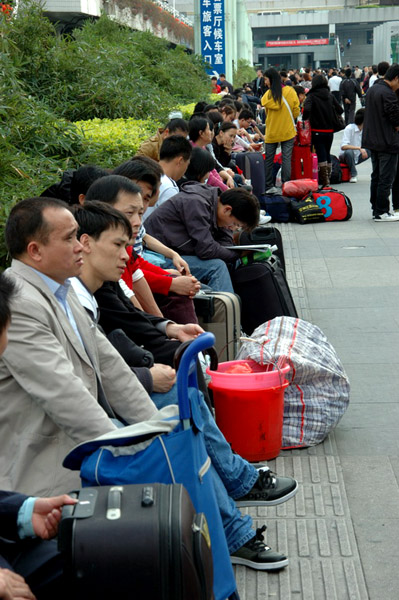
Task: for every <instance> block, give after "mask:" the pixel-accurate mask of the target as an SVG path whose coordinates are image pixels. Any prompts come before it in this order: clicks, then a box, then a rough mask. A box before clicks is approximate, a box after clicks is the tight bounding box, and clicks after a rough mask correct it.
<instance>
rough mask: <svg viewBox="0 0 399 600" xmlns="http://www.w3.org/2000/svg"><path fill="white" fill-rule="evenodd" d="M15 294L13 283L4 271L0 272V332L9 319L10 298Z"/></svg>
mask: <svg viewBox="0 0 399 600" xmlns="http://www.w3.org/2000/svg"><path fill="white" fill-rule="evenodd" d="M14 294H15V283H14V282H13V280H12V279H10V278H9V277H7V276H6V275H5V274H4V273H0V334H1V333H3V331H4V329H5V328H6V327H7V325H8V324H9V322H10V320H11V300H12V297H13V295H14Z"/></svg>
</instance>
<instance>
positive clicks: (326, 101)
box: [303, 75, 343, 187]
mask: <svg viewBox="0 0 399 600" xmlns="http://www.w3.org/2000/svg"><path fill="white" fill-rule="evenodd" d="M334 113H337V114H339V115H340V114H342V113H343V108H342V106H341V105H340V104H339V102H337V100H336V99H335V97H334V96H332V95H331V92H330V90H329V89H328V83H327V79H326V78H325V77H324V75H315V76H314V77H313V82H312V87H311V89H310V90H309V91H308V93H307V95H306V99H305V103H304V105H303V119H304V120H306V119H309V121H310V127H311V130H312V146H314V148H315V151H316V154H317V160H318V162H319V184H320V185H321V186H322V187H324V186H326V185H329V183H330V175H331V155H330V150H331V145H332V143H333V139H334V122H335V114H334Z"/></svg>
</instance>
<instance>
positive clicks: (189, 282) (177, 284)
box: [170, 275, 201, 298]
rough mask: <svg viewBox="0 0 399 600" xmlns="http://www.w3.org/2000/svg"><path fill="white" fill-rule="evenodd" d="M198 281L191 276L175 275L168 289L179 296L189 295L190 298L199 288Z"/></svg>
mask: <svg viewBox="0 0 399 600" xmlns="http://www.w3.org/2000/svg"><path fill="white" fill-rule="evenodd" d="M200 288H201V284H200V282H199V281H198V280H197V279H196V278H195V277H194V276H193V275H190V277H186V276H182V277H175V278H174V279H173V281H172V284H171V286H170V291H171V292H174V293H175V294H180V295H181V296H189V297H190V298H192V297H193V296H195V294H196V293H197V292H198V291H199V290H200Z"/></svg>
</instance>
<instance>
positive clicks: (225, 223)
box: [217, 201, 244, 231]
mask: <svg viewBox="0 0 399 600" xmlns="http://www.w3.org/2000/svg"><path fill="white" fill-rule="evenodd" d="M217 224H218V227H225V228H226V229H230V231H237V229H240V228H241V227H244V223H241V221H239V220H238V219H236V218H235V217H234V216H233V215H232V213H231V206H229V205H228V204H222V203H221V202H220V201H219V203H218V208H217Z"/></svg>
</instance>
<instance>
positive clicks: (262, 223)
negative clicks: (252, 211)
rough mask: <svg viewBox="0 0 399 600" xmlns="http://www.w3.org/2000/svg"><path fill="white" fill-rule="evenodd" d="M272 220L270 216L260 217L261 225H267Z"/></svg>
mask: <svg viewBox="0 0 399 600" xmlns="http://www.w3.org/2000/svg"><path fill="white" fill-rule="evenodd" d="M271 220H272V218H271V216H270V215H259V225H266V224H267V223H270V221H271Z"/></svg>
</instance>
